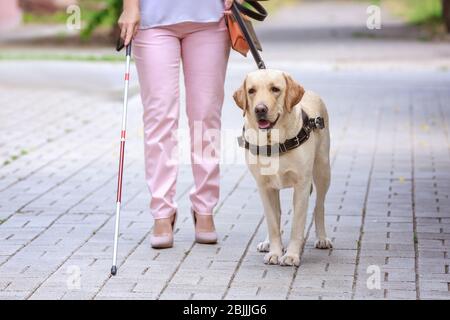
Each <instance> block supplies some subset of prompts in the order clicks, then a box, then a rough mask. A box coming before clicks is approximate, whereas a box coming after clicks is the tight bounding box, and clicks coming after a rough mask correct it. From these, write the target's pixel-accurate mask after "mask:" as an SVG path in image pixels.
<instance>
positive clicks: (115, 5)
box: [24, 0, 450, 39]
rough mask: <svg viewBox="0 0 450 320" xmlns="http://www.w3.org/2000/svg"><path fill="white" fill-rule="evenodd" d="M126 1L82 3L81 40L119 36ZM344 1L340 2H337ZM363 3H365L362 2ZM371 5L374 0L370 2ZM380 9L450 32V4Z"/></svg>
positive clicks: (54, 16)
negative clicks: (97, 34)
mask: <svg viewBox="0 0 450 320" xmlns="http://www.w3.org/2000/svg"><path fill="white" fill-rule="evenodd" d="M122 1H123V0H78V3H79V5H80V7H81V12H82V19H83V30H82V32H81V37H82V38H83V39H88V38H89V37H90V36H91V35H92V33H93V32H94V31H95V30H96V29H98V28H107V29H109V30H110V34H111V36H113V37H116V36H117V33H118V30H117V20H118V18H119V16H120V13H121V9H122ZM295 1H302V0H272V1H268V2H267V3H265V4H264V5H265V6H267V7H268V9H269V10H273V9H275V8H276V7H277V6H279V5H281V4H285V3H289V2H295ZM335 1H340V0H335ZM361 1H363V0H361ZM369 1H370V0H369ZM371 2H372V3H374V4H378V5H386V6H389V7H390V9H392V11H393V12H394V13H395V14H397V15H398V16H401V17H403V18H404V19H406V21H408V22H409V23H410V24H413V25H425V26H427V25H441V26H444V25H445V24H446V25H447V28H448V30H450V9H449V8H450V0H371ZM66 18H67V14H66V12H65V11H59V12H54V13H51V14H45V15H43V14H42V13H32V12H27V13H25V15H24V22H25V23H65V20H66Z"/></svg>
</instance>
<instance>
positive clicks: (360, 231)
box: [0, 2, 450, 299]
mask: <svg viewBox="0 0 450 320" xmlns="http://www.w3.org/2000/svg"><path fill="white" fill-rule="evenodd" d="M312 5H313V4H312V3H311V2H309V3H308V6H309V7H307V8H308V9H307V10H306V11H302V9H301V10H297V11H296V12H298V13H299V14H303V16H301V17H302V19H301V20H302V21H303V24H304V25H308V24H309V23H308V21H305V20H304V19H307V18H308V12H311V11H314V10H315V9H314V8H313V7H311V6H312ZM323 5H324V3H322V2H321V3H320V6H323ZM358 8H364V6H361V5H358ZM336 9H338V8H336ZM308 10H310V11H308ZM333 12H336V15H339V12H338V11H333ZM357 12H358V15H356V14H355V16H358V17H364V11H362V12H361V10H359V11H357ZM294 13H295V12H294V9H292V12H291V13H290V11H289V10H285V11H283V12H282V13H281V14H280V17H282V18H283V17H284V18H283V19H278V20H279V21H281V22H279V23H280V28H281V29H280V30H282V32H283V35H284V36H285V37H286V39H284V40H283V37H280V38H276V37H275V38H274V39H272V40H271V37H272V36H273V35H275V33H273V34H272V36H271V34H270V28H269V29H266V31H264V30H263V29H261V32H262V38H263V39H264V48H265V53H264V54H265V57H267V61H266V62H267V64H268V65H269V66H271V67H274V68H281V69H285V70H288V71H289V72H290V73H291V74H292V75H293V76H294V78H296V79H297V80H299V81H300V82H301V83H302V84H303V85H304V86H305V87H306V88H307V89H312V90H314V91H316V92H318V93H320V95H321V96H322V97H323V99H324V100H325V102H326V103H327V105H328V108H329V112H330V116H331V133H332V150H331V152H332V184H331V188H330V191H329V193H328V198H327V202H326V223H327V228H328V233H329V236H330V237H331V238H332V240H333V241H334V248H333V249H332V250H317V249H314V248H313V243H314V226H313V225H312V224H311V208H310V210H309V218H308V224H307V226H308V227H307V236H308V238H307V241H306V245H305V248H304V250H303V252H302V256H301V258H302V260H301V265H300V267H299V268H290V267H279V266H266V265H264V264H263V262H262V259H263V255H262V254H260V253H258V252H257V251H256V245H257V243H258V242H259V241H261V240H262V239H264V237H265V221H264V218H263V214H262V206H261V203H260V201H259V197H258V194H257V190H256V188H255V184H254V182H253V180H252V178H251V176H250V174H249V173H248V172H247V169H246V167H245V165H244V164H243V161H242V160H243V157H242V150H239V149H238V148H237V145H236V141H235V136H236V135H237V134H239V132H240V128H241V123H242V119H241V111H240V110H239V109H238V108H236V107H235V106H234V105H233V102H232V99H231V94H232V92H233V90H234V89H236V88H237V87H238V85H239V84H240V83H241V81H242V80H243V78H244V75H245V73H246V72H248V71H250V70H252V69H253V68H254V66H253V64H252V62H251V61H244V60H242V59H241V58H240V57H237V55H233V56H232V59H231V63H230V67H229V72H228V76H227V83H226V92H227V94H226V102H225V106H224V112H223V128H224V139H226V141H225V142H226V143H224V144H223V150H224V151H225V152H223V155H224V157H226V159H227V160H228V161H227V162H225V163H224V164H223V165H222V179H221V186H222V191H221V199H220V203H219V205H218V207H217V210H216V212H215V216H216V218H215V219H216V225H217V229H218V232H219V234H220V241H219V243H218V244H217V245H214V246H204V245H198V244H195V243H194V242H193V236H194V235H193V224H192V221H191V217H190V216H189V202H188V191H189V189H190V187H191V186H192V177H191V172H190V167H189V166H188V165H187V164H183V165H181V166H180V172H179V181H178V184H177V190H178V193H177V199H178V203H179V208H180V219H179V222H178V224H177V229H176V236H175V246H174V248H173V249H171V250H163V251H157V250H153V249H151V248H150V243H149V234H150V232H151V225H152V218H151V216H150V214H149V212H148V202H149V194H148V191H147V189H146V186H145V183H144V177H143V173H144V172H143V148H142V124H141V107H140V101H139V97H137V96H133V97H132V99H131V101H130V113H129V134H128V142H127V148H126V149H127V151H126V163H125V166H126V170H125V176H124V195H123V197H124V205H123V214H122V222H121V235H120V248H119V260H118V261H119V264H120V267H119V274H118V276H117V277H114V278H111V277H110V276H109V270H110V260H111V255H112V246H111V245H112V236H113V223H114V221H113V214H114V212H115V188H116V173H117V172H116V170H117V158H118V154H117V153H118V152H117V151H118V150H117V149H118V143H117V142H118V141H117V138H118V132H119V130H120V129H119V128H120V120H121V119H120V117H121V98H120V91H117V84H120V80H121V77H119V76H117V75H121V74H122V72H123V69H122V68H123V66H122V65H121V64H110V63H76V62H71V63H63V62H57V63H53V62H27V63H24V62H12V61H3V62H0V71H1V72H0V80H1V81H0V103H1V106H2V108H0V134H1V136H2V137H3V138H2V139H1V140H0V299H113V298H119V299H238V298H240V299H449V298H450V291H449V289H450V288H449V286H450V285H449V283H450V273H449V262H450V260H449V256H448V254H449V248H450V245H449V241H450V236H449V234H450V200H449V193H450V140H449V139H450V133H449V123H450V111H449V110H450V108H449V101H450V92H449V90H448V88H449V86H450V73H449V71H448V68H445V67H442V66H443V65H444V66H445V65H449V60H448V58H445V52H448V50H449V46H448V44H447V43H436V44H434V43H423V42H417V41H414V40H409V41H399V42H394V41H391V40H368V39H365V38H363V39H354V38H353V37H352V36H351V35H350V36H348V37H349V38H342V39H339V41H340V43H341V44H342V43H345V45H336V41H331V38H333V37H331V38H330V37H329V36H325V37H324V38H320V37H321V36H320V35H321V34H322V33H321V32H320V28H321V26H317V25H314V28H315V29H317V30H316V31H317V34H316V36H317V37H318V38H317V39H316V38H314V39H312V38H308V37H306V40H307V42H302V41H301V36H300V37H299V39H297V38H295V39H294V38H292V37H293V36H294V35H297V33H296V31H298V30H297V29H295V28H294V29H292V30H290V32H289V28H291V27H292V17H297V16H298V15H297V13H295V14H294ZM289 17H291V18H289ZM338 20H339V21H340V23H342V19H338ZM274 21H276V19H274ZM289 21H290V22H289ZM327 23H328V22H327ZM355 25H356V27H359V28H360V27H361V25H363V21H359V22H358V23H356V24H352V28H351V30H353V28H355ZM344 27H345V26H344ZM286 28H287V29H286ZM327 28H329V29H330V28H331V29H333V28H334V27H333V26H329V25H327ZM344 29H345V28H344ZM273 30H276V28H274V29H273ZM327 30H328V29H327ZM344 31H345V30H344ZM264 32H269V33H266V34H264ZM346 32H348V30H347V31H346ZM328 33H329V30H328V31H326V32H325V34H328ZM344 33H345V32H344ZM339 34H341V33H339ZM316 36H315V37H316ZM304 40H305V39H304ZM271 41H272V42H271ZM283 41H284V42H283ZM293 41H298V42H295V43H298V44H299V45H298V46H293V45H292V43H293ZM369 42H370V43H369ZM305 44H307V45H305ZM352 48H353V49H355V50H353V49H352ZM365 48H367V49H365ZM376 48H379V49H383V48H391V50H390V51H389V52H388V53H385V54H382V52H384V51H374V49H376ZM305 49H306V51H305ZM397 49H399V50H400V51H399V52H396V51H397ZM431 49H433V50H431ZM352 55H353V58H352V59H350V58H349V57H351V56H352ZM399 56H404V57H405V59H404V60H402V59H400V58H399ZM308 59H309V60H308ZM352 61H353V62H352ZM443 62H444V64H442V63H443ZM352 63H353V64H352ZM399 65H401V67H399V68H397V66H399ZM436 66H438V67H436ZM13 71H14V72H13ZM59 72H60V73H62V74H61V76H60V77H57V76H56V77H55V75H58V73H59ZM86 74H89V75H92V76H88V77H85V78H86V79H85V80H83V81H81V80H82V79H83V77H82V76H81V75H86ZM133 74H135V73H133ZM2 75H3V77H4V78H2ZM49 75H51V77H50V76H49ZM114 79H118V80H117V81H115V80H114ZM105 84H108V85H105ZM133 92H134V91H133ZM182 95H183V92H182ZM181 115H182V120H181V128H184V129H185V128H186V119H185V115H184V112H182V113H181ZM184 142H186V141H184ZM230 159H231V160H233V161H231V162H230ZM291 195H292V194H291V191H290V190H285V191H283V192H282V194H281V199H282V209H283V216H282V219H283V227H284V229H286V230H289V222H290V213H291ZM313 196H314V195H313ZM313 200H314V199H313V198H312V199H311V201H313ZM284 238H285V239H286V238H287V235H284Z"/></svg>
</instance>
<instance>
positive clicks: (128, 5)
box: [118, 0, 141, 46]
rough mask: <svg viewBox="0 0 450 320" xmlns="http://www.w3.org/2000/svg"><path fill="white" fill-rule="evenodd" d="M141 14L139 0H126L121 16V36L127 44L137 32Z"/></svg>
mask: <svg viewBox="0 0 450 320" xmlns="http://www.w3.org/2000/svg"><path fill="white" fill-rule="evenodd" d="M140 21H141V15H140V12H139V0H124V2H123V12H122V14H121V15H120V18H119V22H118V23H119V27H120V37H121V38H122V39H123V41H124V44H125V46H127V45H129V44H130V42H131V39H133V37H134V35H135V34H136V32H137V29H138V27H139V23H140Z"/></svg>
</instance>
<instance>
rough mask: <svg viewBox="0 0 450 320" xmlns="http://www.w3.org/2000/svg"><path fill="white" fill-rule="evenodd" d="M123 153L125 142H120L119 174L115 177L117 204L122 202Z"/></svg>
mask: <svg viewBox="0 0 450 320" xmlns="http://www.w3.org/2000/svg"><path fill="white" fill-rule="evenodd" d="M124 151H125V140H122V141H121V142H120V158H119V174H118V177H117V202H122V177H123V157H124Z"/></svg>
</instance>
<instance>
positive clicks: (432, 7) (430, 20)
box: [385, 0, 442, 25]
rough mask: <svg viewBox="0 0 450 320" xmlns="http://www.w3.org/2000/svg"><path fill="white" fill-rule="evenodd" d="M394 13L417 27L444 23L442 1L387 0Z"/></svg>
mask: <svg viewBox="0 0 450 320" xmlns="http://www.w3.org/2000/svg"><path fill="white" fill-rule="evenodd" d="M385 1H386V2H387V3H388V5H390V6H391V7H392V9H393V10H394V12H396V13H397V14H399V15H401V16H403V17H405V18H406V20H407V21H408V22H409V23H411V24H415V25H424V24H437V23H442V2H441V0H385Z"/></svg>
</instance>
